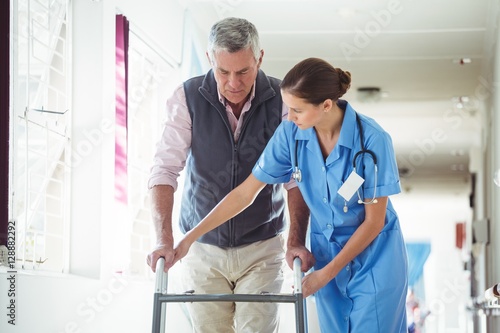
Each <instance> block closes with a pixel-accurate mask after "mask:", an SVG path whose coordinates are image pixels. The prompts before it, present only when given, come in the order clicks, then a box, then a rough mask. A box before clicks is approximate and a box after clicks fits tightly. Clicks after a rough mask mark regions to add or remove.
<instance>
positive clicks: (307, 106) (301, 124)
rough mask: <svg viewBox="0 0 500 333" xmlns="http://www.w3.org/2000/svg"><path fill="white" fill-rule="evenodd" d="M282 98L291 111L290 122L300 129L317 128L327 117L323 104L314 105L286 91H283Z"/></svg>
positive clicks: (289, 112) (289, 114) (289, 113)
mask: <svg viewBox="0 0 500 333" xmlns="http://www.w3.org/2000/svg"><path fill="white" fill-rule="evenodd" d="M281 96H282V98H283V102H284V103H285V104H286V105H287V106H288V108H289V109H290V110H289V111H288V120H289V121H293V122H294V123H295V125H297V127H298V128H300V129H307V128H310V127H313V126H316V125H317V124H318V123H320V122H321V120H322V119H323V116H324V115H325V112H324V111H325V110H324V106H323V103H320V104H319V105H314V104H311V103H308V102H306V101H305V100H304V99H302V98H298V97H296V96H294V95H292V94H289V93H287V92H286V91H282V92H281Z"/></svg>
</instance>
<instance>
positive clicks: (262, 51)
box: [257, 50, 264, 68]
mask: <svg viewBox="0 0 500 333" xmlns="http://www.w3.org/2000/svg"><path fill="white" fill-rule="evenodd" d="M262 58H264V50H260V57H259V60H258V61H257V68H260V65H262Z"/></svg>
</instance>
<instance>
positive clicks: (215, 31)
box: [207, 17, 261, 61]
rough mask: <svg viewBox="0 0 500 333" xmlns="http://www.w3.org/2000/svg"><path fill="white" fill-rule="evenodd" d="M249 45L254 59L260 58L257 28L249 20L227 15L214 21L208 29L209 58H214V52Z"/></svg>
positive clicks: (230, 50)
mask: <svg viewBox="0 0 500 333" xmlns="http://www.w3.org/2000/svg"><path fill="white" fill-rule="evenodd" d="M247 47H250V48H251V50H252V52H253V54H254V57H255V60H257V61H258V60H259V58H260V51H261V49H260V42H259V33H258V32H257V28H255V26H254V25H253V24H252V23H250V22H249V21H247V20H245V19H242V18H236V17H228V18H225V19H223V20H221V21H219V22H217V23H215V24H214V25H213V26H212V28H211V29H210V35H209V36H208V49H207V50H208V54H209V56H210V58H211V59H215V58H214V56H215V53H217V52H218V51H226V52H229V53H233V52H238V51H240V50H243V49H246V48H247Z"/></svg>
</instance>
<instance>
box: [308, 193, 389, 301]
mask: <svg viewBox="0 0 500 333" xmlns="http://www.w3.org/2000/svg"><path fill="white" fill-rule="evenodd" d="M377 200H378V202H377V203H376V204H370V205H365V220H364V221H363V223H361V225H360V226H359V227H358V229H357V230H356V231H355V232H354V234H353V235H352V236H351V238H350V239H349V240H348V241H347V243H346V245H345V246H344V248H343V249H342V250H341V251H340V252H339V253H338V254H337V256H335V258H333V259H332V261H330V262H329V263H328V264H327V265H326V266H325V267H324V268H323V269H320V270H318V271H315V272H313V273H311V274H309V275H307V276H306V277H305V278H304V280H303V281H302V292H303V294H304V297H307V296H309V295H311V294H313V293H315V292H316V291H318V290H319V289H320V288H322V287H324V286H325V285H326V284H327V283H328V282H329V281H330V280H332V279H333V278H335V277H336V276H337V274H338V273H339V272H340V270H341V269H343V268H344V267H345V266H346V265H347V264H348V263H349V262H351V261H352V260H353V259H354V258H355V257H356V256H357V255H358V254H360V253H361V252H363V250H364V249H366V248H367V247H368V245H370V243H371V242H372V241H373V240H374V239H375V238H376V237H377V236H378V234H380V232H381V231H382V229H383V228H384V223H385V214H386V209H387V201H388V197H380V198H377Z"/></svg>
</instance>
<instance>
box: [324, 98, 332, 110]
mask: <svg viewBox="0 0 500 333" xmlns="http://www.w3.org/2000/svg"><path fill="white" fill-rule="evenodd" d="M332 106H333V101H332V100H331V99H325V101H324V102H323V110H324V111H325V112H328V111H330V110H331V109H332Z"/></svg>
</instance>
